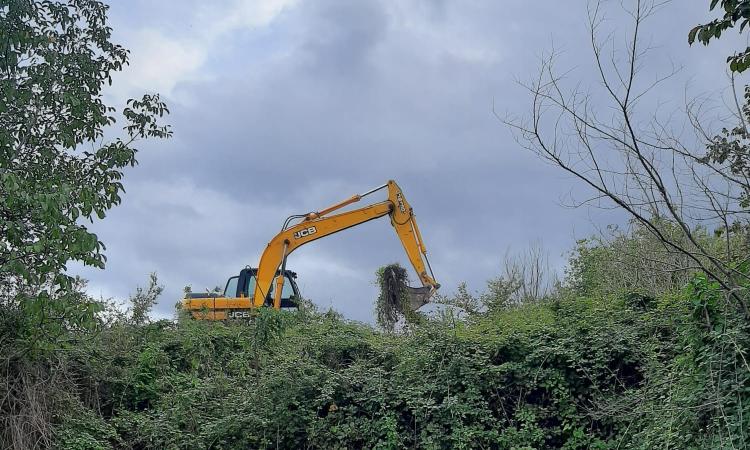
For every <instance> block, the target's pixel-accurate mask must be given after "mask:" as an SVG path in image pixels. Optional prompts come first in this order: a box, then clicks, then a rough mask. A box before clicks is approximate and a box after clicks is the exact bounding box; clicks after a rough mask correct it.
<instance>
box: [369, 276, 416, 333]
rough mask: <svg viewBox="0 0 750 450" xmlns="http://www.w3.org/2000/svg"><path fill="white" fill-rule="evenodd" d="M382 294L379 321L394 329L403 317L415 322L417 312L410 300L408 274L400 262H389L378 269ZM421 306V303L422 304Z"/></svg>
mask: <svg viewBox="0 0 750 450" xmlns="http://www.w3.org/2000/svg"><path fill="white" fill-rule="evenodd" d="M377 277H378V285H379V287H380V295H379V296H378V299H377V302H376V307H375V308H376V312H377V322H378V325H380V326H381V327H382V328H383V329H385V330H388V331H393V330H394V327H395V325H396V324H397V323H398V322H399V320H401V319H402V318H403V319H404V320H405V321H406V322H413V321H414V319H415V318H416V314H415V312H414V310H413V309H412V306H411V305H410V302H409V286H408V281H409V280H408V275H407V273H406V269H404V268H403V267H401V266H400V265H399V264H389V265H387V266H384V267H381V268H380V269H378V271H377ZM420 306H421V305H420Z"/></svg>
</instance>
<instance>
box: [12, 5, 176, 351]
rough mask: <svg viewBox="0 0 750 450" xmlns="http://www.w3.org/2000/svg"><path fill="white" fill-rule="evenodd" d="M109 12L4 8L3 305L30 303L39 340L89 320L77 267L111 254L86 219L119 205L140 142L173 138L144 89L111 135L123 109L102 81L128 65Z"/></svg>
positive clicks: (161, 110)
mask: <svg viewBox="0 0 750 450" xmlns="http://www.w3.org/2000/svg"><path fill="white" fill-rule="evenodd" d="M107 10H108V6H106V5H105V4H103V3H102V2H100V1H97V0H60V1H45V2H39V1H32V0H9V1H7V0H6V1H3V2H2V5H0V35H1V36H2V37H3V38H2V40H0V98H1V101H0V293H1V294H2V298H0V306H2V307H3V308H6V309H16V310H20V311H21V314H20V317H22V318H23V320H24V321H26V325H27V326H25V327H24V329H25V330H27V332H28V333H30V334H32V335H34V336H35V337H36V338H40V337H42V336H44V337H45V339H40V340H39V342H47V343H50V342H52V341H53V340H54V335H55V331H54V330H55V329H58V331H59V328H60V327H70V326H80V325H82V322H84V321H85V317H86V315H80V314H77V313H74V312H75V311H78V310H80V308H85V309H87V310H88V309H90V305H85V304H84V305H82V304H81V303H80V302H78V301H76V299H77V298H79V296H77V295H76V293H75V292H74V291H75V290H74V286H73V281H74V280H73V278H71V277H70V276H69V275H67V274H66V273H65V270H66V264H67V263H68V262H69V261H80V262H82V263H83V264H85V265H90V266H95V267H100V268H103V267H104V263H105V261H106V259H105V256H104V254H103V250H104V245H103V243H102V242H100V241H99V239H98V238H97V236H96V235H95V234H93V233H91V232H90V231H88V229H87V228H86V225H85V222H93V220H95V219H96V218H98V219H102V218H104V216H105V215H106V212H107V210H109V209H110V208H112V207H113V206H115V205H117V204H119V203H120V200H121V197H120V195H121V193H122V192H123V191H124V190H123V185H122V182H121V180H122V176H123V171H124V169H125V168H126V167H130V166H134V165H135V164H137V160H136V153H137V149H136V148H135V147H134V143H135V142H136V141H138V140H139V139H141V138H149V137H154V138H167V137H170V136H171V130H170V129H169V127H168V126H165V125H162V124H160V123H159V120H158V119H159V118H160V117H162V116H164V115H165V114H168V112H169V111H168V109H167V107H166V105H165V104H164V102H162V101H161V99H160V98H159V95H158V94H156V95H144V96H143V97H142V98H141V99H139V100H132V99H131V100H128V101H127V105H126V106H125V107H124V108H123V109H122V111H121V115H122V119H124V123H123V125H124V126H122V130H123V133H122V134H123V136H122V137H119V138H114V139H113V140H108V141H106V142H104V139H105V137H107V138H108V137H109V136H110V135H112V134H116V128H115V125H116V123H117V122H116V117H115V116H116V115H117V110H116V109H115V108H114V107H112V106H109V105H107V104H105V103H104V101H103V89H104V88H105V86H106V85H108V84H111V82H112V74H113V73H114V72H116V71H119V70H121V69H122V68H123V67H124V66H125V65H126V64H127V63H128V51H127V50H126V49H124V48H123V47H121V46H120V45H117V44H115V43H113V42H111V40H110V38H111V33H112V29H111V28H110V27H109V26H108V24H107ZM76 318H80V320H79V319H76ZM71 320H73V322H74V323H71V322H70V321H71ZM30 341H34V340H30Z"/></svg>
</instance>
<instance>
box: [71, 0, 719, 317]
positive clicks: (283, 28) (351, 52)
mask: <svg viewBox="0 0 750 450" xmlns="http://www.w3.org/2000/svg"><path fill="white" fill-rule="evenodd" d="M563 3H564V4H563ZM610 3H613V2H610ZM138 5H139V6H138V8H137V9H136V8H134V9H133V10H128V8H123V7H122V5H120V4H117V3H116V4H115V5H114V7H113V19H114V24H113V25H114V26H115V27H118V26H123V25H122V24H129V25H132V24H134V23H137V20H134V17H137V16H138V15H139V14H147V13H146V12H143V11H141V8H143V9H147V8H148V4H146V3H139V4H138ZM180 5H181V4H180V3H175V7H176V8H179V7H180ZM529 5H530V3H529V2H527V1H520V0H517V1H508V2H494V1H480V2H425V1H412V2H378V1H367V2H349V1H338V2H337V1H325V2H318V1H314V2H302V3H301V4H300V5H299V6H297V7H295V8H293V9H290V10H289V11H287V12H286V13H284V14H283V15H282V16H280V17H278V18H277V20H276V22H274V23H273V24H272V26H270V27H269V28H268V29H264V30H261V31H258V32H257V33H260V34H262V35H263V36H261V37H258V36H256V34H257V33H256V34H254V33H253V32H252V31H249V32H238V33H235V34H232V35H229V36H225V37H223V38H222V39H223V40H221V41H220V42H218V43H217V44H216V45H217V46H218V47H220V48H221V51H220V52H218V51H217V53H216V55H214V56H212V59H211V64H212V66H211V67H210V73H211V74H212V76H211V77H208V78H207V79H206V80H202V81H201V80H197V81H196V79H193V80H192V81H185V82H182V83H180V84H178V85H177V87H176V88H175V93H176V97H179V98H189V99H190V101H189V102H177V103H175V104H173V105H172V111H173V114H172V116H171V118H170V120H171V121H172V123H173V124H174V129H175V136H176V137H175V139H173V140H171V141H169V142H157V143H153V142H152V143H146V144H144V145H143V151H142V152H141V154H140V155H139V159H140V161H141V164H140V165H139V166H138V167H137V168H136V169H135V170H133V171H131V172H129V174H128V176H127V179H126V186H129V193H128V194H127V195H126V199H125V202H124V204H123V205H122V206H121V207H119V208H118V209H117V210H115V211H113V213H112V214H111V216H110V217H109V218H108V219H107V220H106V221H104V222H102V223H99V224H97V225H96V230H97V231H98V232H99V234H100V236H101V237H102V239H103V240H104V241H105V243H108V254H109V258H110V259H109V263H108V269H107V270H106V271H104V272H97V271H83V272H82V273H84V274H85V275H86V276H87V277H89V278H91V279H92V281H93V282H94V284H96V285H97V286H108V287H109V288H110V290H111V292H113V293H114V294H116V295H121V296H122V295H125V294H126V293H127V292H130V291H132V290H133V289H134V286H135V284H137V283H138V282H140V281H141V280H145V275H146V273H147V272H149V271H151V270H156V271H158V272H159V273H160V274H162V275H163V280H164V282H165V283H166V284H167V290H166V293H165V299H164V301H163V302H162V304H160V305H159V308H158V313H159V314H162V315H164V314H169V311H170V308H171V306H172V305H173V304H174V301H175V299H176V298H177V297H178V296H179V293H180V289H181V288H182V286H183V285H185V284H189V283H192V284H193V286H194V287H213V286H214V285H215V284H217V283H223V280H224V279H225V278H226V277H227V276H229V275H230V274H232V273H233V272H236V271H238V270H239V269H240V268H241V267H242V266H244V265H245V264H256V263H257V258H258V256H259V254H260V252H261V251H262V249H263V247H264V246H265V243H266V242H267V241H268V240H269V239H270V238H271V237H272V236H273V234H274V233H276V232H277V230H278V228H279V227H280V226H281V223H282V222H283V219H284V218H285V217H286V216H287V215H288V214H291V213H295V212H306V211H309V210H311V209H317V208H321V207H323V206H326V205H327V204H329V203H333V202H335V201H338V200H340V199H342V198H344V197H346V196H348V195H351V194H353V193H357V192H362V191H364V190H366V189H367V188H370V187H372V186H375V185H378V184H380V183H382V182H384V181H385V180H387V179H389V178H394V179H396V180H398V181H399V183H400V184H401V185H402V187H403V188H404V190H405V192H406V194H407V196H408V197H409V199H410V202H411V203H412V205H413V206H414V208H415V212H416V214H417V217H418V220H419V223H420V225H421V227H422V231H423V233H424V235H425V241H426V243H427V245H428V247H429V249H430V257H431V261H432V264H433V267H434V269H435V271H436V274H437V275H438V276H439V278H440V281H441V282H442V283H443V285H444V291H445V293H449V292H450V291H452V290H453V289H455V287H456V285H457V284H458V283H459V282H461V281H468V282H469V284H470V287H472V288H474V289H481V287H482V286H483V283H484V282H485V281H486V280H487V279H489V278H491V277H492V276H494V275H495V274H496V273H498V272H499V271H500V263H501V259H502V257H503V254H504V253H505V251H506V249H507V248H509V247H510V248H512V249H515V250H522V249H523V248H525V247H526V246H527V245H528V244H529V243H530V242H533V241H538V240H541V241H542V242H543V243H544V245H545V246H546V247H547V248H548V249H549V251H550V253H551V256H552V258H553V263H554V264H555V265H557V266H560V265H561V264H563V262H564V252H565V251H566V250H568V249H569V248H571V246H572V245H573V243H574V239H575V237H581V236H585V235H586V234H588V233H590V232H591V231H592V230H593V225H592V223H591V217H590V216H591V212H590V211H586V210H583V209H581V210H571V209H566V208H563V207H561V206H560V203H561V202H562V199H563V198H564V197H565V196H566V195H567V193H568V192H570V191H573V193H574V194H575V195H585V191H583V190H582V189H581V188H580V186H579V185H578V184H577V182H576V181H575V180H573V179H571V178H570V177H567V176H565V175H564V174H562V173H561V172H559V171H557V170H555V169H554V168H552V167H550V166H548V165H545V164H543V163H541V162H540V161H539V160H537V159H536V158H535V157H534V156H533V155H530V154H528V153H527V152H524V151H523V150H521V149H520V148H519V146H518V145H517V144H516V143H515V142H514V141H513V139H512V137H511V135H510V133H509V131H508V130H507V129H506V128H505V127H504V126H502V125H501V124H500V123H499V122H498V121H497V119H496V118H495V117H494V116H493V114H492V104H493V100H494V103H495V106H496V108H497V109H498V111H499V112H500V114H504V113H505V112H506V111H508V112H511V113H517V114H523V113H525V111H526V110H527V107H528V96H527V95H526V93H525V92H524V91H523V89H522V88H521V87H519V86H518V84H517V83H516V81H515V80H516V78H520V79H528V78H530V77H531V76H532V75H533V73H534V72H535V70H536V67H537V63H538V56H539V55H540V54H541V53H542V52H543V51H544V50H545V49H548V48H549V47H550V45H551V43H552V41H554V45H555V47H557V48H560V49H562V50H564V51H563V53H562V55H561V63H563V64H564V65H565V66H567V67H572V68H577V69H578V71H577V72H574V74H573V75H571V82H575V81H577V80H578V78H575V77H576V76H578V75H576V74H579V73H580V74H583V73H586V71H587V70H588V69H589V68H590V49H589V48H588V47H587V45H586V29H585V24H586V22H585V5H584V3H583V2H558V1H551V0H550V1H546V2H534V5H535V6H534V7H533V8H532V7H530V6H529ZM704 9H705V8H703V7H698V6H690V7H685V6H678V5H677V4H672V5H671V6H669V7H668V9H665V11H663V12H662V13H661V14H660V15H659V16H657V17H656V18H655V19H654V20H655V21H656V24H655V26H654V27H653V28H650V29H649V32H650V33H653V36H654V37H653V41H654V42H655V43H657V44H659V45H658V47H656V48H655V49H654V52H655V54H656V57H657V59H658V61H661V62H668V59H669V58H672V59H674V60H676V61H678V62H681V63H684V64H685V65H686V66H688V67H690V68H691V69H690V73H691V74H692V73H694V72H695V71H694V70H693V69H692V68H693V67H699V68H700V70H699V73H698V75H696V78H698V77H700V80H699V81H694V82H695V83H697V85H698V87H699V88H700V87H703V88H705V89H713V88H714V87H715V86H716V85H717V84H718V83H719V82H721V81H722V80H723V78H722V77H723V75H722V73H721V69H720V65H721V63H722V61H723V55H724V54H726V52H727V51H728V48H727V47H726V45H728V44H724V43H722V44H721V45H720V46H717V47H715V48H708V49H706V48H693V49H690V48H688V47H687V44H686V42H685V41H686V38H685V33H686V32H687V30H688V29H689V27H690V26H691V25H693V24H694V23H695V22H696V21H697V20H700V19H701V18H702V17H704V16H705V11H704ZM165 20H166V19H165ZM613 20H615V19H613ZM186 23H191V22H190V20H186ZM151 24H152V25H153V26H160V25H159V24H160V22H159V21H155V22H152V23H151ZM612 24H613V25H615V26H619V25H621V24H622V23H621V22H617V21H614V22H612ZM166 29H169V30H174V33H176V34H180V35H184V34H189V33H190V27H189V26H187V25H186V26H185V27H184V28H180V27H179V23H176V22H175V21H172V22H171V23H170V24H169V26H167V28H166ZM124 44H125V45H126V46H127V42H125V43H124ZM264 49H267V52H266V53H264ZM133 51H137V49H133ZM268 52H272V53H268ZM722 52H723V53H722ZM659 55H661V56H659ZM665 55H666V56H668V57H665ZM216 58H218V59H216ZM662 66H663V65H657V66H654V67H655V68H657V69H659V70H661V68H662ZM207 70H209V69H208V68H207ZM581 79H584V80H586V83H587V84H588V85H590V86H592V88H594V89H596V83H595V80H593V79H591V78H590V77H583V78H581ZM683 81H684V80H683V79H677V80H675V83H674V84H672V85H671V86H673V88H672V90H671V91H663V92H661V93H660V94H664V92H667V93H668V95H670V96H672V97H674V96H677V95H680V94H678V93H680V92H681V90H682V89H683V86H684V84H683ZM619 220H622V216H618V215H602V214H599V213H595V219H594V222H595V224H601V223H607V221H619ZM402 253H403V252H402V250H401V248H400V246H399V244H398V241H397V239H396V238H395V236H394V235H393V232H392V230H391V229H390V227H389V226H388V224H387V221H386V220H382V221H376V222H372V223H368V224H366V225H364V226H362V227H360V228H357V229H353V230H348V231H346V232H343V233H341V234H339V235H337V236H335V237H331V238H330V239H324V240H321V241H318V242H316V243H314V244H311V245H309V246H308V247H305V248H302V249H300V250H298V251H297V253H295V254H294V255H292V257H291V258H290V265H291V266H292V268H295V267H299V268H300V269H299V272H300V283H301V285H302V286H303V288H304V289H305V293H306V294H307V295H308V296H310V297H311V298H313V299H314V300H315V301H316V302H318V303H319V304H321V305H324V306H326V305H329V304H330V305H333V306H334V307H335V308H337V309H339V310H340V311H342V312H343V313H344V314H345V315H346V316H347V317H350V318H353V319H357V320H365V321H371V320H372V301H373V299H374V298H375V295H376V292H375V286H374V285H373V284H372V283H371V281H372V280H373V279H374V276H373V273H374V271H375V269H376V268H377V267H378V266H380V265H382V264H385V263H389V262H392V261H399V262H401V263H402V264H405V263H406V260H405V257H404V256H403V255H402ZM302 269H304V271H303V270H302Z"/></svg>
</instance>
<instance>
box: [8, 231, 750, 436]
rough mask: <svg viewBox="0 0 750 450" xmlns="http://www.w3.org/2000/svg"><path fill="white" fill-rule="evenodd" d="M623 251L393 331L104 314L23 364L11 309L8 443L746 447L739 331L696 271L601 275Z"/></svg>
mask: <svg viewBox="0 0 750 450" xmlns="http://www.w3.org/2000/svg"><path fill="white" fill-rule="evenodd" d="M629 239H630V240H631V241H630V242H632V244H633V245H634V248H635V247H638V248H644V246H643V245H641V244H638V243H637V242H636V241H638V240H642V239H645V237H644V236H642V235H638V234H637V233H636V234H633V235H631V236H630V238H629ZM622 242H624V241H616V242H611V243H608V244H607V243H604V242H599V243H592V242H587V243H583V242H582V243H581V247H580V248H579V249H578V251H577V252H575V253H574V255H573V261H574V263H573V264H571V273H569V275H568V280H567V281H566V283H565V285H566V287H562V288H560V289H559V290H557V291H556V292H554V293H549V294H547V295H546V296H545V297H543V298H538V299H536V300H533V301H532V300H528V301H526V302H525V303H523V304H521V305H517V304H511V305H508V304H507V302H505V303H503V302H497V304H503V305H505V306H494V307H492V308H484V312H474V313H471V314H469V315H468V316H467V318H466V320H455V317H452V316H451V313H450V311H447V312H446V313H445V315H444V316H442V317H435V318H432V319H429V320H422V321H420V322H419V323H412V324H410V326H409V327H407V328H406V329H404V330H401V331H400V332H399V333H396V334H394V333H383V332H381V331H378V330H377V329H374V328H372V327H371V326H369V325H365V324H359V323H353V322H349V321H346V320H343V319H342V317H341V316H339V315H338V314H336V313H334V312H332V311H329V312H317V311H315V310H314V309H310V308H303V309H301V310H300V311H297V312H275V311H273V310H267V309H263V310H262V311H261V314H260V315H259V316H258V317H257V318H256V319H255V320H254V321H252V322H249V323H248V322H236V323H234V322H228V323H209V322H200V321H192V320H184V319H180V320H178V321H158V322H153V323H145V322H143V321H142V320H141V317H142V314H141V313H142V311H140V310H139V311H138V317H135V315H134V314H132V313H131V314H122V313H117V312H116V310H110V313H107V311H108V310H106V309H105V310H104V311H103V312H101V313H99V316H100V318H99V321H100V327H101V329H100V331H99V332H96V333H87V334H85V335H82V334H81V335H79V334H76V332H75V331H74V330H71V331H70V332H69V333H68V334H67V335H66V341H65V342H66V344H65V346H64V349H63V351H56V352H54V353H38V354H36V355H35V356H33V357H32V356H31V355H29V354H20V353H18V352H13V351H12V349H18V348H22V347H23V346H22V345H19V340H22V339H23V334H22V328H19V327H18V322H15V321H14V320H15V319H14V318H13V317H11V316H5V317H4V318H3V323H2V325H1V326H2V327H3V335H4V336H10V340H8V338H7V337H6V339H5V340H4V341H3V342H2V345H3V352H2V354H3V355H4V356H3V361H2V363H3V364H2V366H0V367H2V369H1V370H2V372H3V373H2V380H4V383H3V384H2V385H0V389H2V397H3V398H4V401H3V403H2V405H1V406H0V408H1V409H0V411H2V414H1V416H2V417H4V419H2V420H3V424H2V425H3V426H2V427H1V428H2V429H3V430H4V431H3V433H2V435H1V436H0V438H1V439H2V441H1V442H2V444H3V445H2V446H3V447H12V446H13V445H15V446H16V447H23V446H24V445H28V446H29V447H33V446H34V444H36V445H39V444H50V445H56V446H59V447H62V448H109V447H117V448H277V447H278V448H376V447H377V448H411V447H419V448H460V447H464V448H514V447H515V448H666V447H675V446H676V447H679V448H719V447H727V448H730V447H731V446H732V445H733V446H734V447H735V448H743V445H746V444H747V442H748V436H747V435H746V433H747V430H748V429H750V422H749V420H750V413H749V411H750V370H749V369H748V367H747V365H746V362H745V361H746V358H747V351H748V349H749V348H750V333H749V332H748V325H747V322H746V321H745V320H744V318H742V317H741V316H739V315H737V314H734V313H732V312H731V308H728V306H727V303H725V302H724V301H723V300H722V295H721V293H720V289H719V288H718V286H717V285H716V284H715V283H712V282H710V281H708V280H707V279H706V278H705V277H704V276H702V275H701V274H700V273H694V274H693V275H692V276H691V277H690V279H689V281H688V282H687V283H686V284H684V285H682V286H680V287H678V288H670V287H669V286H671V285H672V279H671V278H669V277H667V278H661V284H660V285H658V286H657V285H656V283H658V280H652V283H653V284H651V285H644V289H642V290H637V289H629V290H628V289H620V288H619V287H617V286H613V285H611V284H608V282H607V279H609V278H610V277H609V276H608V277H607V278H604V279H602V278H600V275H599V274H600V273H601V272H602V271H604V272H606V271H608V270H611V269H614V268H616V267H617V265H618V264H622V263H623V259H622V258H613V257H612V255H613V254H618V252H619V253H622V252H621V247H622V245H623V244H622ZM636 244H638V245H636ZM645 248H648V247H647V246H645ZM657 250H658V249H657ZM642 256H643V255H642ZM646 256H648V255H646ZM651 256H653V255H651ZM498 281H499V280H494V281H493V282H495V283H497V282H498ZM634 281H637V280H634ZM620 282H621V281H620V279H618V280H617V283H620ZM153 283H154V280H153V279H152V284H153ZM140 292H142V293H143V292H146V293H147V292H158V289H152V288H149V289H145V290H142V291H140ZM490 292H492V291H491V290H488V293H485V294H484V295H483V296H482V297H483V298H482V299H479V298H475V299H474V300H475V301H476V302H485V301H488V300H491V298H490V297H491V294H490ZM137 300H138V301H140V302H141V303H142V304H151V303H152V299H146V300H142V299H137ZM706 308H707V309H706ZM706 311H708V315H709V319H710V320H711V326H710V327H709V326H707V323H706V317H705V313H706ZM136 319H137V320H136ZM9 350H10V351H9Z"/></svg>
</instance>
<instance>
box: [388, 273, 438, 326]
mask: <svg viewBox="0 0 750 450" xmlns="http://www.w3.org/2000/svg"><path fill="white" fill-rule="evenodd" d="M406 280H407V276H406V270H405V269H404V268H402V267H401V266H399V265H398V264H391V265H389V266H386V267H385V268H384V270H383V276H382V279H381V290H382V293H381V296H383V297H384V300H385V305H386V306H387V308H388V309H389V310H391V311H392V313H390V314H393V313H400V314H403V313H404V312H405V311H403V309H409V310H410V311H416V310H417V309H419V308H421V307H422V306H424V305H426V304H427V303H428V302H429V301H430V296H431V295H432V293H433V290H432V289H431V288H430V287H429V286H424V287H411V286H407V285H406Z"/></svg>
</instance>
